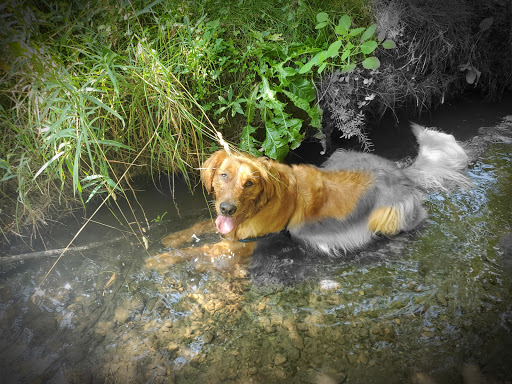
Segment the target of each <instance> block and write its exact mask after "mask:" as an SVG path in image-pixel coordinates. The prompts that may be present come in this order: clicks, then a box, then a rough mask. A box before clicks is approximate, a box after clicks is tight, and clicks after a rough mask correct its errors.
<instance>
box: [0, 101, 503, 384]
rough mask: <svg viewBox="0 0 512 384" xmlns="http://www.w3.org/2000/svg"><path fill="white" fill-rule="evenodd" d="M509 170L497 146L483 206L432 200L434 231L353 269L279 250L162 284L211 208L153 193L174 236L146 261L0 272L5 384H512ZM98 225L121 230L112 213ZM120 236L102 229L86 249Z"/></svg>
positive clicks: (112, 258)
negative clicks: (188, 234) (175, 253)
mask: <svg viewBox="0 0 512 384" xmlns="http://www.w3.org/2000/svg"><path fill="white" fill-rule="evenodd" d="M510 112H512V111H510V110H509V112H508V113H509V114H510ZM498 121H499V119H498ZM498 121H496V122H494V123H493V124H494V125H498ZM504 121H505V122H502V123H501V127H502V132H506V131H507V130H508V132H509V133H510V131H511V130H512V116H509V117H508V120H507V119H506V120H504ZM473 123H474V121H473V122H472V124H473ZM459 124H460V125H461V126H462V128H463V127H464V123H463V122H459ZM437 125H438V126H440V127H441V128H445V127H443V126H442V123H438V124H437ZM483 125H484V124H483V123H482V124H480V125H479V126H483ZM507 127H508V128H507ZM476 133H477V131H476V129H475V130H474V132H473V134H476ZM480 133H481V134H482V133H485V129H483V130H481V132H480ZM461 139H464V140H467V139H468V138H467V137H464V138H461ZM495 141H500V140H495ZM511 160H512V144H510V143H509V144H503V143H495V144H491V145H489V146H488V147H487V149H486V150H485V151H484V152H483V153H482V154H480V155H479V157H478V159H477V160H475V161H474V162H473V164H472V166H471V168H470V170H469V175H470V177H471V179H472V181H473V183H474V188H473V189H472V190H470V191H462V192H458V193H454V194H444V193H439V194H431V195H429V198H428V201H427V203H426V205H427V210H428V211H429V213H430V217H429V219H428V221H427V222H426V223H425V224H424V225H423V226H421V228H419V229H418V230H415V231H413V232H412V233H408V234H403V235H400V236H398V237H397V238H395V239H393V240H388V239H379V240H377V241H376V242H375V244H373V245H372V246H371V247H370V248H369V249H367V250H365V251H362V252H357V253H354V254H351V255H348V256H347V257H346V258H343V259H328V258H325V257H320V256H319V255H313V254H310V253H309V252H308V251H307V250H305V249H302V248H301V247H299V246H297V245H296V244H293V243H291V242H290V241H289V239H287V238H278V239H274V240H272V241H270V242H267V243H264V244H261V245H260V247H259V249H258V250H257V252H256V254H255V255H254V257H253V259H252V260H251V261H250V262H249V264H247V265H232V264H230V260H229V259H228V258H226V259H225V260H217V261H216V262H214V263H211V262H210V263H209V262H205V261H203V262H197V261H180V260H177V262H176V263H175V264H174V265H172V266H170V267H169V268H168V269H165V270H162V271H153V270H149V269H147V268H146V267H145V260H146V259H147V258H148V257H150V256H152V255H155V254H157V253H158V252H160V251H162V250H161V249H160V245H159V242H158V240H159V239H160V238H161V237H162V236H163V235H164V234H165V233H167V232H171V231H175V230H179V229H183V228H186V227H188V226H190V225H191V224H192V223H194V222H195V221H198V219H205V218H207V217H208V215H209V213H208V209H207V204H206V202H205V198H204V196H202V195H201V193H200V192H197V193H196V194H195V195H189V194H188V193H187V192H186V190H185V188H183V187H182V186H179V185H177V186H176V187H175V188H176V189H175V203H176V206H177V207H178V208H179V212H178V211H177V209H176V208H175V207H174V206H173V204H172V202H171V201H170V199H169V198H168V196H167V198H165V197H164V195H162V194H161V193H160V192H159V191H158V190H157V189H156V188H150V190H148V191H146V192H142V193H140V195H139V201H138V202H139V203H140V206H142V207H143V208H144V211H145V213H146V216H147V218H148V221H150V220H153V219H156V221H159V220H158V217H160V219H161V222H162V223H161V224H160V225H159V226H157V227H156V229H154V230H152V231H151V232H150V234H149V239H150V247H149V249H148V250H146V249H145V248H144V246H143V245H142V244H141V243H139V242H137V241H136V239H135V238H134V237H130V236H128V235H127V238H126V240H123V241H118V242H115V243H113V244H109V245H106V246H104V247H100V248H94V249H91V250H89V251H82V252H74V253H69V254H65V255H64V256H63V258H62V259H61V260H60V261H59V262H58V263H57V264H56V266H55V268H54V269H53V270H52V271H51V273H50V274H49V275H48V277H47V278H46V279H45V280H44V282H42V281H43V278H44V276H45V274H46V273H47V272H48V271H49V269H50V267H51V266H52V264H53V262H54V261H55V259H54V258H41V259H37V260H27V261H25V262H19V263H17V264H8V265H2V266H0V335H1V340H0V371H1V372H2V373H1V375H2V379H1V381H2V383H47V382H48V383H67V382H72V383H103V382H107V383H135V382H141V383H146V382H147V383H322V384H331V383H341V382H344V383H420V384H421V383H477V382H480V381H471V380H472V379H476V378H480V377H482V378H485V380H487V381H486V382H499V383H502V382H503V383H504V382H511V380H512V278H511V277H512V234H511V233H512V228H511V226H512V161H511ZM162 188H165V187H162ZM198 191H199V189H198ZM137 207H138V205H137V204H135V205H134V209H135V210H136V209H137ZM166 211H167V212H168V213H167V214H166V215H165V216H163V217H162V214H163V213H164V212H166ZM117 215H118V217H119V212H118V213H117ZM94 220H95V221H96V222H101V223H107V222H108V223H110V224H111V225H112V226H117V227H120V225H119V224H117V225H116V221H115V220H113V219H112V216H111V213H109V212H108V210H105V211H104V212H101V213H100V214H99V215H98V216H96V217H95V219H94ZM59 231H60V232H61V233H58V232H59ZM70 231H71V229H68V227H65V226H62V227H61V228H60V229H58V230H57V231H55V232H54V233H53V234H52V238H53V239H54V241H55V244H54V245H55V248H59V247H60V246H62V244H64V245H65V243H64V242H65V241H67V240H68V239H69V238H70V235H71V234H70V233H69V232H70ZM73 231H74V230H73ZM119 234H120V232H119V230H118V229H115V228H113V227H106V226H104V225H100V224H97V223H92V224H91V225H90V226H89V227H88V228H86V231H85V232H84V233H83V234H81V235H80V237H79V238H78V239H77V244H76V245H80V244H87V243H91V242H95V241H101V240H105V239H109V238H112V237H116V236H119ZM58 239H61V241H62V243H58V241H57V240H58ZM199 243H200V241H199ZM49 244H50V245H51V242H50V243H49ZM492 380H495V381H492Z"/></svg>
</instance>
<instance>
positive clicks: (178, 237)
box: [162, 220, 217, 248]
mask: <svg viewBox="0 0 512 384" xmlns="http://www.w3.org/2000/svg"><path fill="white" fill-rule="evenodd" d="M216 231H217V229H216V228H215V223H214V222H213V221H212V220H206V221H201V222H199V223H196V224H194V225H193V226H191V227H190V228H187V229H184V230H182V231H178V232H174V233H170V234H168V235H167V236H165V237H164V238H163V239H162V244H163V246H164V247H166V248H178V247H179V246H180V245H181V244H183V243H186V242H189V241H191V240H194V236H197V235H201V234H203V233H215V232H216Z"/></svg>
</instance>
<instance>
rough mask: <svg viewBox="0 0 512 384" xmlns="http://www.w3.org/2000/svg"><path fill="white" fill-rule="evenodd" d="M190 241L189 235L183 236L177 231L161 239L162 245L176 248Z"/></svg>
mask: <svg viewBox="0 0 512 384" xmlns="http://www.w3.org/2000/svg"><path fill="white" fill-rule="evenodd" d="M187 241H190V238H189V236H183V235H181V234H177V233H171V234H169V235H167V236H165V237H164V238H163V239H162V245H163V246H164V247H165V248H178V247H179V246H180V245H181V244H183V243H185V242H187Z"/></svg>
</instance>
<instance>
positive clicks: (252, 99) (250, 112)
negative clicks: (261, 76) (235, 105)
mask: <svg viewBox="0 0 512 384" xmlns="http://www.w3.org/2000/svg"><path fill="white" fill-rule="evenodd" d="M259 89H260V85H259V84H256V85H255V86H254V88H253V90H252V92H251V96H249V98H248V99H247V103H246V104H245V115H246V116H247V123H248V124H250V123H251V122H252V120H253V119H254V111H255V109H256V98H257V97H258V92H259Z"/></svg>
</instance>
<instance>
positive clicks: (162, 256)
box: [146, 250, 183, 270]
mask: <svg viewBox="0 0 512 384" xmlns="http://www.w3.org/2000/svg"><path fill="white" fill-rule="evenodd" d="M181 261H183V256H182V255H180V254H179V252H177V251H176V250H171V251H169V252H164V253H159V254H158V255H156V256H153V257H150V258H149V259H147V260H146V267H147V268H149V269H156V270H162V269H166V268H168V267H169V266H171V265H174V264H176V263H179V262H181Z"/></svg>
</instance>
